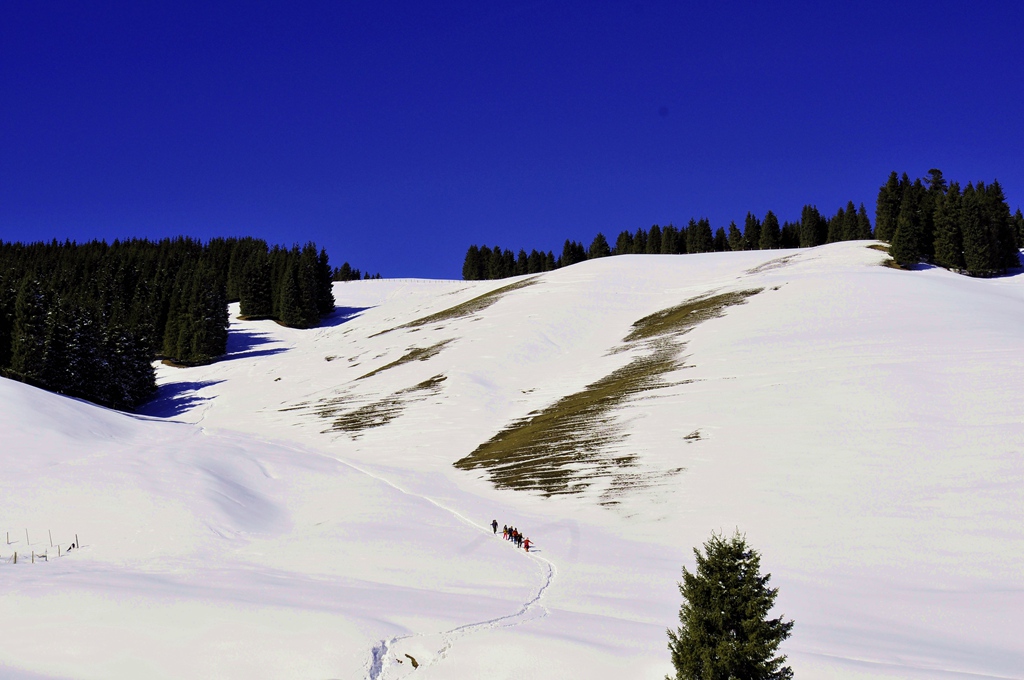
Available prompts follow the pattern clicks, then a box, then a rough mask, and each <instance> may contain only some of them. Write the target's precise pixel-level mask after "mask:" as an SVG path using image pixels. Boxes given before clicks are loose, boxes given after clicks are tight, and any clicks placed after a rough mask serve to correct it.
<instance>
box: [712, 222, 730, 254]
mask: <svg viewBox="0 0 1024 680" xmlns="http://www.w3.org/2000/svg"><path fill="white" fill-rule="evenodd" d="M714 249H715V252H716V253H722V252H725V251H726V250H729V237H728V236H726V235H725V227H719V228H718V229H716V230H715V240H714Z"/></svg>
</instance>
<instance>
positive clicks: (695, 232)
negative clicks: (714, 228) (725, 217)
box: [686, 217, 715, 253]
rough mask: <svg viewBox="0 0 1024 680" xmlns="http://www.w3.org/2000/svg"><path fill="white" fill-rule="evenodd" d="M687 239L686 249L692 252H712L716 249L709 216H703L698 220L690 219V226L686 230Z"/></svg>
mask: <svg viewBox="0 0 1024 680" xmlns="http://www.w3.org/2000/svg"><path fill="white" fill-rule="evenodd" d="M686 235H687V240H688V241H689V242H688V243H687V244H686V251H687V252H690V253H711V252H714V250H715V236H714V234H712V233H711V222H710V220H708V219H707V218H703V217H702V218H701V219H700V220H698V221H697V222H694V221H693V220H690V226H689V227H688V228H687V230H686Z"/></svg>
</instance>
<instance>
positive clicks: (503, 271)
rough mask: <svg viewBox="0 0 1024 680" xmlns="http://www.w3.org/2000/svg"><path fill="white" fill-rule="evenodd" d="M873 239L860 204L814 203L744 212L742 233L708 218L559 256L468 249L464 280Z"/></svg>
mask: <svg viewBox="0 0 1024 680" xmlns="http://www.w3.org/2000/svg"><path fill="white" fill-rule="evenodd" d="M869 238H872V229H871V221H870V220H869V219H868V214H867V210H866V209H865V208H864V204H863V203H862V204H861V205H860V207H859V208H858V207H857V206H855V205H854V203H853V201H850V202H848V203H847V204H846V207H845V208H839V209H838V210H837V211H836V213H835V214H834V215H833V216H832V217H823V216H822V215H821V213H819V212H818V209H817V208H816V207H815V206H813V205H806V206H804V208H803V211H802V212H801V216H800V220H799V221H793V222H783V223H782V224H780V223H779V218H778V217H777V216H776V215H775V213H774V212H772V211H771V210H769V211H768V212H767V213H766V214H765V216H764V218H763V219H759V218H758V217H757V216H755V215H754V214H753V213H749V212H748V213H747V216H746V218H744V220H743V228H742V229H740V227H738V226H737V225H736V223H735V222H731V223H730V224H729V226H728V227H718V228H717V229H715V230H712V228H711V222H710V221H709V220H708V219H707V218H701V219H699V220H697V219H691V220H690V221H689V222H688V223H687V224H686V225H685V226H680V227H676V226H675V225H672V224H669V225H666V226H660V225H657V224H655V225H653V226H652V227H651V228H650V229H643V228H640V229H637V230H636V231H635V232H630V231H622V232H620V233H619V235H618V236H617V237H616V238H615V243H614V245H613V244H611V243H609V241H608V239H607V237H605V235H604V234H602V233H598V234H597V235H596V236H595V237H594V239H593V240H592V241H591V242H590V246H589V247H586V246H584V245H583V243H579V242H576V241H572V240H568V239H567V240H566V241H565V243H564V244H563V246H562V253H561V255H559V256H557V257H556V256H555V254H554V252H553V251H548V252H547V253H545V252H543V251H537V250H536V249H534V250H531V251H530V252H529V253H527V252H526V250H520V251H519V253H518V254H515V253H513V252H512V251H511V250H503V249H502V248H501V247H499V246H495V247H493V248H490V247H488V246H486V245H484V246H477V245H472V246H470V247H469V250H468V251H467V252H466V257H465V260H464V262H463V266H462V278H463V279H465V280H467V281H478V280H484V279H502V278H505V277H508V276H519V275H521V274H537V273H540V272H546V271H551V270H553V269H559V268H561V267H568V266H570V265H573V264H576V263H577V262H583V261H584V260H592V259H594V258H598V257H608V256H610V255H683V254H686V253H711V252H721V251H726V250H772V249H775V248H809V247H811V246H817V245H821V244H823V243H833V242H835V241H853V240H857V239H869Z"/></svg>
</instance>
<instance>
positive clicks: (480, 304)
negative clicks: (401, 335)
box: [370, 276, 537, 338]
mask: <svg viewBox="0 0 1024 680" xmlns="http://www.w3.org/2000/svg"><path fill="white" fill-rule="evenodd" d="M536 281H537V277H536V276H534V277H532V278H529V279H524V280H522V281H517V282H516V283H510V284H509V285H507V286H502V287H501V288H496V289H494V290H492V291H490V292H488V293H484V294H483V295H478V296H477V297H475V298H473V299H472V300H466V301H465V302H462V303H460V304H457V305H455V306H454V307H449V308H448V309H445V310H442V311H440V312H436V313H434V314H430V315H429V316H424V317H422V318H420V319H416V320H415V321H410V322H409V323H404V324H402V325H401V326H395V327H394V328H389V329H387V330H385V331H381V332H380V333H374V334H373V335H371V336H370V337H371V338H372V337H377V336H378V335H384V334H385V333H390V332H391V331H397V330H400V329H403V328H419V327H420V326H427V325H430V324H435V323H441V322H443V321H451V320H452V319H460V318H462V317H466V316H471V315H473V314H476V313H477V312H481V311H483V310H485V309H487V308H488V307H490V306H491V305H493V304H494V303H495V302H497V301H498V300H500V299H501V298H502V297H503V296H504V295H506V294H507V293H511V292H512V291H514V290H519V289H520V288H526V287H527V286H532V285H533V284H534V283H536Z"/></svg>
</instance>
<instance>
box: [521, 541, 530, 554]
mask: <svg viewBox="0 0 1024 680" xmlns="http://www.w3.org/2000/svg"><path fill="white" fill-rule="evenodd" d="M523 548H525V549H526V552H530V539H529V538H527V539H526V540H525V541H523Z"/></svg>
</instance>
